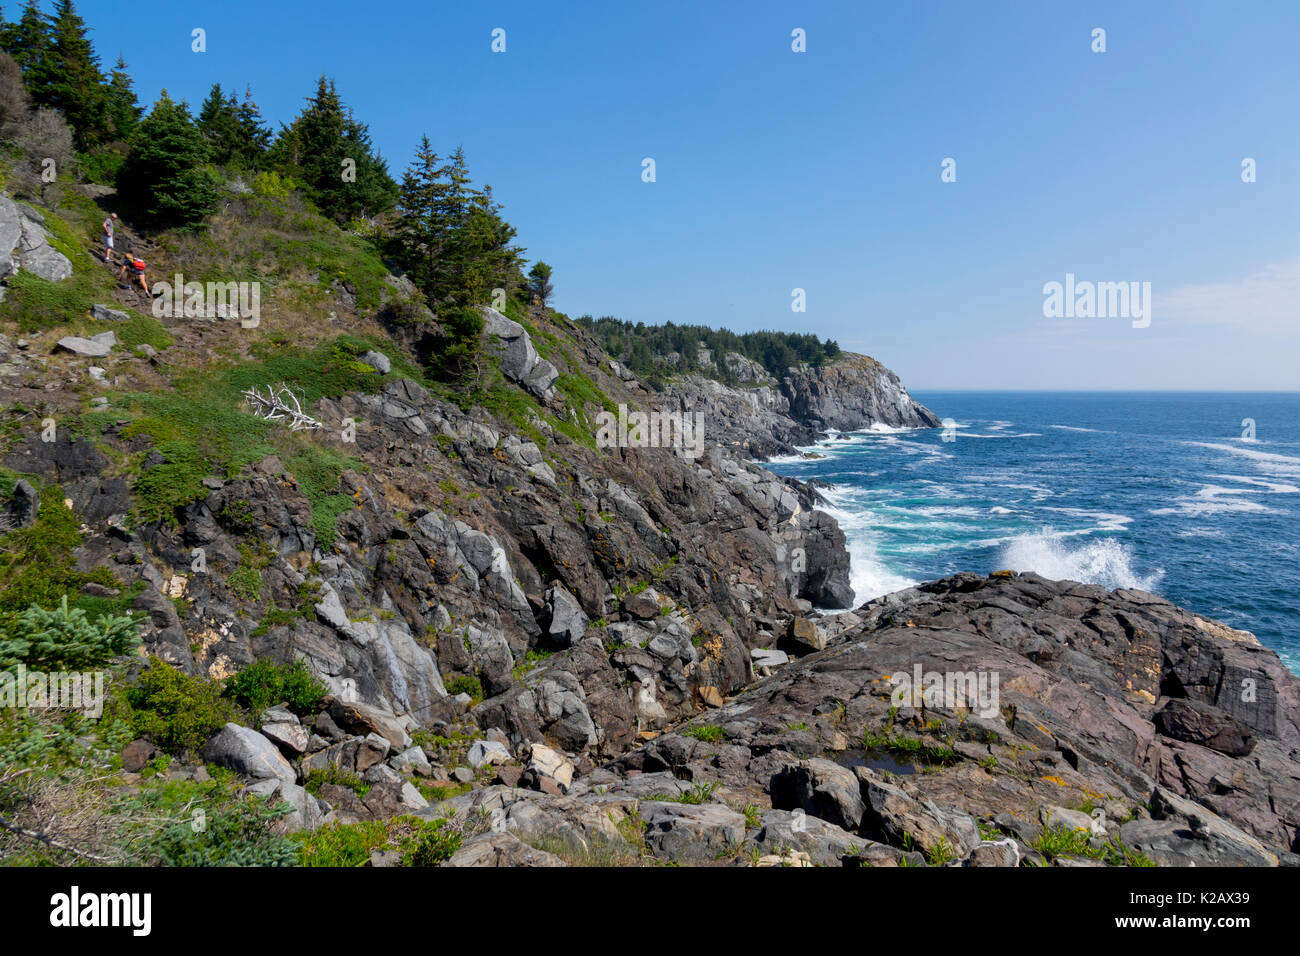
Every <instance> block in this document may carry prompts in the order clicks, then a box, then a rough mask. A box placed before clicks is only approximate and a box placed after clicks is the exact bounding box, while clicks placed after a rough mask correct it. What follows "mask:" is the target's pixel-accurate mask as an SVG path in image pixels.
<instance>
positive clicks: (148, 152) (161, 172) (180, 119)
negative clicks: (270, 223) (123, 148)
mask: <svg viewBox="0 0 1300 956" xmlns="http://www.w3.org/2000/svg"><path fill="white" fill-rule="evenodd" d="M207 161H208V146H207V143H206V142H205V141H204V138H203V134H202V133H201V132H200V131H199V128H198V127H197V126H196V125H195V124H194V120H193V119H192V118H191V116H190V112H189V108H188V107H187V106H186V105H185V104H184V103H183V102H182V103H176V102H174V101H173V100H172V99H171V97H169V96H168V95H167V91H166V90H163V93H162V96H161V97H159V99H158V102H157V103H155V104H154V105H153V109H151V110H150V111H149V115H148V116H146V117H145V118H144V120H143V121H142V122H141V123H140V125H139V127H138V128H137V129H136V132H135V136H134V137H133V138H132V141H131V154H130V155H129V156H128V157H127V158H126V162H125V163H124V164H123V165H122V170H121V172H120V173H119V175H118V192H119V195H120V196H121V197H122V199H123V200H124V201H125V202H127V203H128V204H129V205H131V206H132V207H133V208H134V210H135V211H136V214H137V216H138V217H139V218H140V219H141V220H142V221H143V222H145V223H147V224H149V225H152V226H158V227H166V226H192V225H196V224H198V223H200V222H201V221H202V220H203V217H204V216H206V215H207V214H208V212H210V211H211V209H212V207H213V205H214V204H215V203H216V201H217V189H216V185H215V183H213V181H212V177H211V176H210V175H209V173H208V172H207V170H206V169H205V168H204V165H205V164H206V163H207Z"/></svg>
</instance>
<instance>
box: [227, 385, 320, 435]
mask: <svg viewBox="0 0 1300 956" xmlns="http://www.w3.org/2000/svg"><path fill="white" fill-rule="evenodd" d="M241 394H242V395H243V396H244V398H245V400H246V401H247V402H248V404H250V405H252V406H253V414H254V415H256V416H257V417H258V418H263V419H265V420H266V421H268V422H284V423H286V424H287V425H288V426H289V430H290V431H295V432H296V431H301V430H302V429H304V428H306V429H314V428H324V427H325V426H324V425H322V424H321V423H320V422H318V421H316V419H314V418H312V417H311V416H310V415H308V414H307V413H306V412H304V411H303V410H302V402H301V400H300V399H299V398H298V395H297V394H296V393H295V392H294V390H293V389H292V388H290V387H289V386H288V385H285V384H283V383H281V384H280V385H268V386H266V391H265V393H263V392H262V391H261V390H260V389H259V388H258V387H257V386H254V387H252V388H247V389H244V391H243V392H242V393H241Z"/></svg>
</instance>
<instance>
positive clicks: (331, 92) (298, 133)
mask: <svg viewBox="0 0 1300 956" xmlns="http://www.w3.org/2000/svg"><path fill="white" fill-rule="evenodd" d="M273 155H274V158H275V160H276V162H277V164H278V165H279V166H281V168H284V169H285V171H286V172H288V173H290V174H291V175H296V176H297V178H298V179H300V180H301V181H302V183H303V185H304V186H305V187H306V190H307V194H308V195H309V196H310V197H311V199H312V201H313V202H315V203H316V205H317V207H318V208H319V209H320V210H321V212H323V213H325V214H326V215H327V216H331V217H333V218H334V219H335V220H336V221H338V222H341V223H345V222H347V221H349V220H351V219H354V218H356V217H358V216H377V215H379V214H380V213H382V212H384V211H386V210H388V209H390V208H391V207H392V205H393V202H394V200H395V199H396V198H397V184H396V183H395V182H393V179H392V177H391V176H389V175H388V165H387V163H385V162H384V160H383V157H381V156H380V155H379V154H378V153H376V152H375V151H374V148H373V146H372V144H371V141H370V131H369V128H368V127H367V126H366V125H365V124H364V123H361V122H359V121H357V120H356V119H355V118H354V117H353V115H352V112H351V111H350V110H348V109H346V108H345V107H344V105H343V102H342V100H341V99H340V98H339V95H338V90H337V89H336V88H335V86H334V81H333V80H329V79H327V78H326V77H324V76H322V77H321V78H320V80H319V82H318V83H317V86H316V95H315V96H313V97H311V98H310V99H308V100H307V106H306V108H305V109H304V110H303V111H302V113H300V114H299V115H298V117H297V119H295V120H294V121H293V123H292V125H290V126H288V127H286V128H284V129H283V130H282V131H281V134H280V138H279V139H278V140H277V141H276V144H275V147H274V149H273Z"/></svg>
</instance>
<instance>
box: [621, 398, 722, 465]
mask: <svg viewBox="0 0 1300 956" xmlns="http://www.w3.org/2000/svg"><path fill="white" fill-rule="evenodd" d="M596 424H598V425H599V426H600V428H599V430H598V431H597V432H596V447H597V448H676V449H677V450H679V451H680V452H681V453H682V456H683V457H685V458H690V459H695V458H699V457H700V456H701V455H703V454H704V413H703V412H695V413H694V415H692V414H690V413H688V412H661V411H655V412H650V413H648V414H647V413H646V412H629V411H628V410H627V406H626V405H623V404H620V405H619V406H618V414H617V415H615V414H614V413H613V412H610V411H604V412H600V413H599V414H597V415H596Z"/></svg>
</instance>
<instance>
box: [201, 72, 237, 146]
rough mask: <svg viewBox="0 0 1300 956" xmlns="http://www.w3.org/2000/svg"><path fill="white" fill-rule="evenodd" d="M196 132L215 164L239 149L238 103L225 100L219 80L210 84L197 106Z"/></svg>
mask: <svg viewBox="0 0 1300 956" xmlns="http://www.w3.org/2000/svg"><path fill="white" fill-rule="evenodd" d="M198 126H199V131H200V132H202V133H203V139H204V141H205V142H206V143H207V144H208V159H209V160H210V161H211V162H213V163H215V164H216V165H218V166H225V165H227V164H229V162H230V160H231V158H232V157H234V156H235V154H236V153H237V152H238V150H239V141H240V138H241V137H240V128H239V102H238V100H235V99H234V98H233V97H231V98H229V99H227V97H226V94H225V93H224V92H223V91H222V89H221V84H220V83H213V84H212V89H210V90H209V91H208V95H207V98H206V99H205V100H204V101H203V103H202V104H201V105H200V106H199V116H198Z"/></svg>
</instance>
